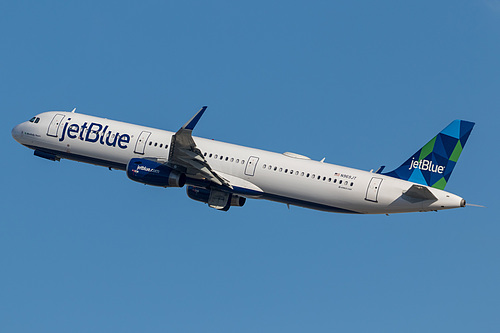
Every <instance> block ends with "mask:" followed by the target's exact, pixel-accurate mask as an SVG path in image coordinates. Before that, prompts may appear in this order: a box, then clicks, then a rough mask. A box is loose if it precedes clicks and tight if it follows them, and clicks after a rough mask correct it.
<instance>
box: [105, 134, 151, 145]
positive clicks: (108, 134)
mask: <svg viewBox="0 0 500 333" xmlns="http://www.w3.org/2000/svg"><path fill="white" fill-rule="evenodd" d="M108 133H109V132H108ZM108 136H109V134H108ZM152 144H153V141H149V145H150V146H151V145H152Z"/></svg>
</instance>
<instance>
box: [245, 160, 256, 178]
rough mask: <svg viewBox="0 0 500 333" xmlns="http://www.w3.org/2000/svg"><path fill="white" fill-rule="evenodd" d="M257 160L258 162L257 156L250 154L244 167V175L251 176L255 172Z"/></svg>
mask: <svg viewBox="0 0 500 333" xmlns="http://www.w3.org/2000/svg"><path fill="white" fill-rule="evenodd" d="M257 162H259V158H258V157H255V156H250V158H249V159H248V162H247V166H246V168H245V175H247V176H253V175H254V173H255V167H256V166H257Z"/></svg>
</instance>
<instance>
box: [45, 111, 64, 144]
mask: <svg viewBox="0 0 500 333" xmlns="http://www.w3.org/2000/svg"><path fill="white" fill-rule="evenodd" d="M63 119H64V115H63V114H59V113H58V114H56V115H55V116H54V118H52V121H51V122H50V125H49V129H48V130H47V135H48V136H55V137H56V138H57V132H58V130H59V125H61V123H62V120H63Z"/></svg>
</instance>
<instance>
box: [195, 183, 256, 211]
mask: <svg viewBox="0 0 500 333" xmlns="http://www.w3.org/2000/svg"><path fill="white" fill-rule="evenodd" d="M186 192H187V195H188V197H190V198H191V199H193V200H196V201H201V202H204V203H206V204H208V205H209V206H210V207H212V208H215V209H218V210H224V211H227V210H228V209H229V207H231V206H236V207H242V206H243V205H244V204H245V202H246V200H247V199H246V198H245V197H240V196H239V195H236V194H232V193H228V192H223V191H219V190H215V189H206V188H201V187H195V186H187V187H186Z"/></svg>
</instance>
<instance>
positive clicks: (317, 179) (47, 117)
mask: <svg viewBox="0 0 500 333" xmlns="http://www.w3.org/2000/svg"><path fill="white" fill-rule="evenodd" d="M57 115H59V116H57ZM37 117H38V118H40V119H39V121H38V122H37V123H34V122H24V123H21V124H19V125H17V126H16V127H15V128H14V129H13V130H12V135H13V137H14V138H15V139H16V140H17V141H18V142H20V143H21V144H23V145H25V146H27V147H29V148H32V149H41V150H43V151H45V152H49V153H53V154H54V155H57V156H60V157H63V158H68V159H73V160H77V161H83V162H88V163H92V164H96V165H102V166H106V167H111V168H115V169H122V170H125V169H126V167H127V164H128V162H129V161H130V160H131V159H132V158H146V159H154V160H157V161H163V162H167V161H168V158H169V150H170V143H171V138H172V135H173V134H175V133H174V132H169V131H164V130H159V129H155V128H150V127H144V126H138V125H133V124H128V123H124V122H119V121H114V120H109V119H104V118H98V117H93V116H89V115H84V114H78V113H71V112H59V111H57V112H56V111H54V112H45V113H42V114H39V115H38V116H37ZM193 139H194V141H195V142H196V145H197V147H198V148H199V149H200V150H201V151H202V153H203V155H204V156H205V159H206V161H207V162H208V163H209V165H210V166H211V168H212V169H213V170H215V171H216V172H217V173H218V174H220V175H221V176H222V177H224V178H225V179H227V180H228V181H229V182H230V183H231V185H232V186H233V192H234V193H235V194H238V195H242V196H245V197H249V198H262V199H268V200H273V201H278V202H283V203H287V204H292V205H297V206H302V207H307V208H313V209H318V210H324V211H332V212H344V213H362V214H381V213H384V214H388V213H400V212H416V211H433V210H441V209H449V208H457V207H463V206H464V200H463V199H462V198H461V197H459V196H456V195H454V194H451V193H448V192H445V191H443V190H439V189H435V188H431V187H427V188H428V190H429V191H430V192H431V193H432V194H433V195H434V196H435V197H436V198H437V200H412V199H411V198H409V197H406V196H404V195H403V194H404V193H405V192H406V191H407V190H408V189H409V188H410V187H411V186H412V185H414V183H411V182H408V181H404V180H400V179H396V178H392V177H389V176H384V175H381V174H377V173H372V172H367V171H362V170H357V169H352V168H347V167H343V166H338V165H334V164H329V163H322V162H319V161H313V160H310V159H308V158H306V157H304V156H300V155H296V154H279V153H273V152H269V151H265V150H260V149H254V148H249V147H244V146H238V145H234V144H229V143H224V142H219V141H215V140H208V139H204V138H198V137H194V138H193ZM196 182H197V180H195V179H189V178H188V179H187V184H191V183H192V184H195V185H196Z"/></svg>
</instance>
